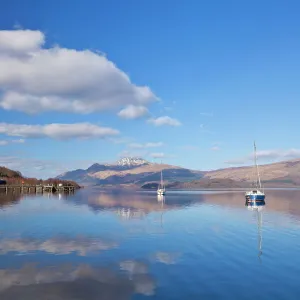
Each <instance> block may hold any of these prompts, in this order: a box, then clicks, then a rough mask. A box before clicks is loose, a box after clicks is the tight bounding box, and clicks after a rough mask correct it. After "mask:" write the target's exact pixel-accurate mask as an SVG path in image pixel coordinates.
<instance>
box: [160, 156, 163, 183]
mask: <svg viewBox="0 0 300 300" xmlns="http://www.w3.org/2000/svg"><path fill="white" fill-rule="evenodd" d="M160 164H162V161H160ZM160 188H161V189H163V179H162V169H161V171H160Z"/></svg>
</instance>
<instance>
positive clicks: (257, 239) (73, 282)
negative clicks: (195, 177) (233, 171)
mask: <svg viewBox="0 0 300 300" xmlns="http://www.w3.org/2000/svg"><path fill="white" fill-rule="evenodd" d="M15 196H16V195H15ZM7 197H8V196H7ZM9 197H10V198H6V199H4V201H3V198H1V195H0V199H2V203H4V204H3V206H2V207H3V209H0V228H1V235H0V299H1V300H8V299H10V300H11V299H22V300H23V299H25V300H26V299H51V300H62V299H66V300H71V299H78V300H82V299H92V300H93V299H112V300H114V299H117V300H119V299H132V298H133V299H144V298H145V296H147V298H148V299H150V298H151V299H208V298H209V299H253V298H254V299H262V298H261V297H260V296H259V295H258V292H259V293H261V294H263V295H264V296H266V297H264V299H267V300H273V299H297V296H298V295H299V293H300V287H299V284H298V280H297V278H298V277H297V276H298V274H299V271H300V267H299V265H300V258H299V255H298V253H299V251H300V243H299V242H298V241H299V240H300V231H299V227H300V226H299V225H300V222H299V220H300V218H299V217H298V216H300V202H299V201H298V199H299V198H300V191H284V192H283V191H270V192H268V200H267V206H264V205H261V206H258V205H256V206H253V205H248V204H249V203H248V204H247V203H246V206H245V198H244V193H243V191H238V192H226V193H220V192H219V193H216V194H214V193H207V192H203V193H202V192H193V193H188V192H186V193H184V192H182V191H178V192H177V191H174V192H172V191H169V192H168V194H167V195H166V196H157V195H156V193H141V192H140V193H126V192H124V193H111V194H110V193H105V192H102V191H100V192H99V191H97V190H90V191H89V190H84V191H79V192H77V193H76V194H74V195H73V196H69V195H66V194H44V195H39V196H32V195H25V196H22V198H16V197H13V196H12V195H10V196H9ZM20 199H21V201H20ZM12 203H14V204H13V205H12ZM264 207H266V208H267V209H264ZM248 209H249V211H248ZM263 214H264V215H263ZM280 218H281V221H280V222H278V219H280ZM124 220H126V221H125V222H124ZM127 220H128V222H127ZM263 220H264V223H263ZM295 220H296V221H295ZM253 221H254V222H253ZM159 223H160V224H159ZM275 225H276V226H275ZM160 227H164V228H163V229H161V228H160ZM263 229H264V232H262V231H263ZM263 233H264V234H263ZM263 235H264V236H263ZM262 238H264V241H262ZM262 248H264V249H262ZM262 253H264V255H262ZM265 253H267V254H268V255H265ZM257 256H258V257H259V260H260V259H261V258H262V257H263V259H264V264H262V265H260V264H259V263H257V261H256V260H257ZM283 258H284V259H283ZM29 262H31V263H29ZM187 274H188V276H187ZM257 274H259V275H262V276H257ZM245 278H251V279H250V280H245ZM216 286H217V287H218V288H217V289H216ZM253 286H259V287H260V289H259V291H257V290H255V289H253ZM279 287H280V288H281V289H282V290H284V292H283V294H282V297H276V293H278V292H280V291H278V290H276V289H277V288H279ZM245 290H246V291H247V293H245ZM45 295H47V297H48V298H46V296H45Z"/></svg>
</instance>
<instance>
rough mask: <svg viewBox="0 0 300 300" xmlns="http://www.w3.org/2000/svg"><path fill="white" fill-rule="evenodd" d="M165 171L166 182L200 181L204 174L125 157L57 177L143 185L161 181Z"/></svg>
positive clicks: (86, 181) (80, 181) (81, 181)
mask: <svg viewBox="0 0 300 300" xmlns="http://www.w3.org/2000/svg"><path fill="white" fill-rule="evenodd" d="M161 170H163V173H164V180H165V181H180V180H192V179H198V178H199V177H201V176H202V172H199V171H193V170H189V169H185V168H182V167H178V166H172V165H168V164H159V163H157V164H156V163H150V162H148V161H147V160H145V159H143V158H140V157H123V158H121V159H119V160H118V161H116V162H115V163H112V164H99V163H95V164H93V165H91V166H90V167H89V168H87V169H86V170H82V169H78V170H74V171H69V172H66V173H64V174H61V175H59V176H57V178H59V179H68V180H71V179H72V180H75V181H77V182H79V183H80V184H85V185H93V184H102V185H104V184H113V185H117V184H133V183H134V184H143V183H144V182H148V181H153V180H154V181H156V180H157V181H159V180H160V172H161Z"/></svg>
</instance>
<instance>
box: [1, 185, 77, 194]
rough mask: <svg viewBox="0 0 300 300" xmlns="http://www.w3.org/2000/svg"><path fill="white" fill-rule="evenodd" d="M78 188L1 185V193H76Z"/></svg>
mask: <svg viewBox="0 0 300 300" xmlns="http://www.w3.org/2000/svg"><path fill="white" fill-rule="evenodd" d="M75 189H76V187H75V186H74V185H54V184H48V185H29V184H19V185H0V191H5V192H19V193H44V192H48V193H55V192H74V191H75Z"/></svg>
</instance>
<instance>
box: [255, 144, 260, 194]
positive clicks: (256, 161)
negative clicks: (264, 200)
mask: <svg viewBox="0 0 300 300" xmlns="http://www.w3.org/2000/svg"><path fill="white" fill-rule="evenodd" d="M254 162H255V166H256V172H257V178H258V184H259V188H261V182H260V176H259V170H258V165H257V157H256V144H255V141H254ZM256 184H257V183H256Z"/></svg>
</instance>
